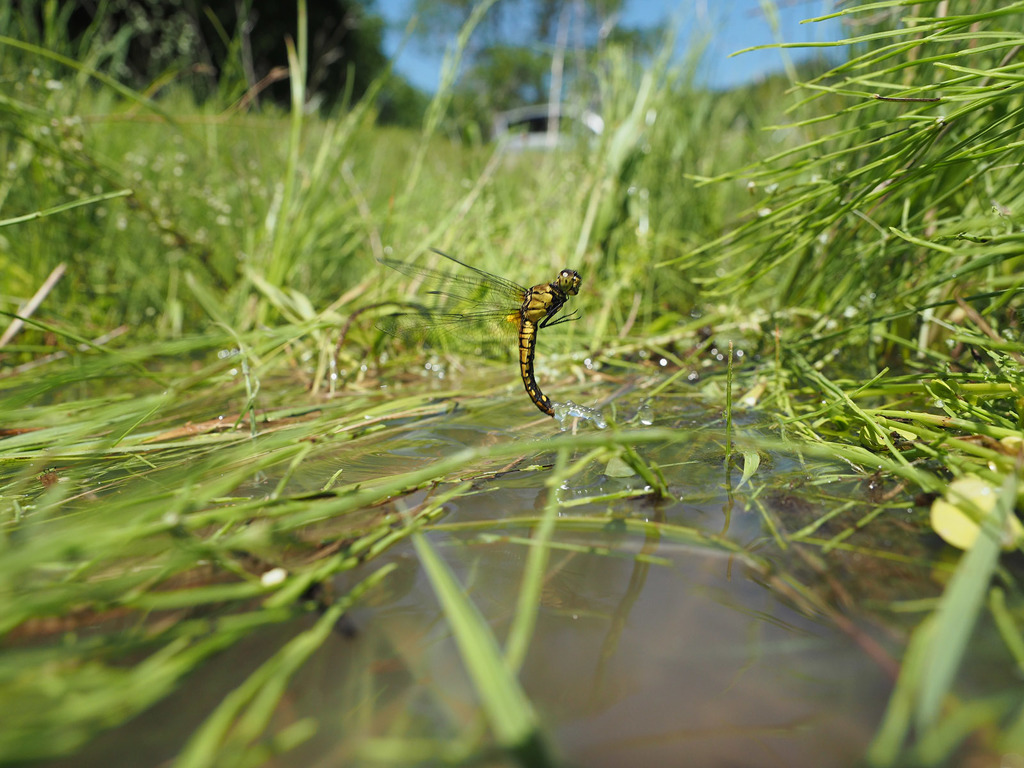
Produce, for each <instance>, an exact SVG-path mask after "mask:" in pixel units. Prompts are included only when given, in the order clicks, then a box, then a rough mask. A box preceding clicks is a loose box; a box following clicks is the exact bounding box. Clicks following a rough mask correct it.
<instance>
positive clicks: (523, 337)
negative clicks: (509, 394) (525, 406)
mask: <svg viewBox="0 0 1024 768" xmlns="http://www.w3.org/2000/svg"><path fill="white" fill-rule="evenodd" d="M536 351H537V324H536V323H535V322H533V321H532V320H528V319H527V318H523V319H522V321H521V322H520V325H519V373H520V375H521V376H522V377H523V386H524V387H526V394H527V395H529V396H530V399H531V400H533V404H534V405H536V406H537V407H538V408H540V409H541V411H543V412H544V413H546V414H547V415H548V416H554V415H555V409H554V408H553V407H552V405H551V398H550V397H548V396H547V395H545V394H544V393H543V392H541V391H540V385H538V384H537V379H536V377H535V376H534V373H533V357H534V354H535V353H536Z"/></svg>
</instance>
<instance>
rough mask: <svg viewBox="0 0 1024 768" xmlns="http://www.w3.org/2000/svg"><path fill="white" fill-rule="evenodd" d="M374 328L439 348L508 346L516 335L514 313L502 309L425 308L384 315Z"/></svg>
mask: <svg viewBox="0 0 1024 768" xmlns="http://www.w3.org/2000/svg"><path fill="white" fill-rule="evenodd" d="M377 327H378V328H379V329H380V330H382V331H384V332H385V333H387V334H390V335H392V336H397V337H398V338H401V339H405V340H406V341H413V342H424V343H428V344H433V345H435V346H440V347H443V348H450V347H465V346H467V345H483V346H489V345H494V344H498V345H501V346H502V347H511V346H512V345H514V344H515V342H516V339H517V338H518V335H519V325H518V315H515V316H512V315H510V314H509V313H508V312H505V311H503V310H488V311H469V312H436V311H433V310H429V309H427V308H426V307H424V308H422V309H421V310H416V311H413V312H398V313H395V314H392V315H386V316H385V317H382V318H380V319H379V320H378V321H377Z"/></svg>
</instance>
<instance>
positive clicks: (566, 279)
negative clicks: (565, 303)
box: [555, 269, 583, 296]
mask: <svg viewBox="0 0 1024 768" xmlns="http://www.w3.org/2000/svg"><path fill="white" fill-rule="evenodd" d="M582 281H583V279H582V278H581V277H580V273H579V272H577V271H576V270H575V269H563V270H562V271H561V272H559V273H558V279H557V280H556V281H555V282H556V283H557V284H558V287H559V288H561V289H562V291H564V292H565V293H566V294H567V295H569V296H575V295H576V294H577V293H579V292H580V283H581V282H582Z"/></svg>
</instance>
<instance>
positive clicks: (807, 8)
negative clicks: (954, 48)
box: [375, 0, 843, 92]
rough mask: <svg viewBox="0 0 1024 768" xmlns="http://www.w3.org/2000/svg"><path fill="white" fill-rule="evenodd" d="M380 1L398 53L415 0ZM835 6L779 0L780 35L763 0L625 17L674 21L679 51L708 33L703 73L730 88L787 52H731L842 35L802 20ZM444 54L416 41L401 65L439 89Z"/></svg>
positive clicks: (705, 2)
mask: <svg viewBox="0 0 1024 768" xmlns="http://www.w3.org/2000/svg"><path fill="white" fill-rule="evenodd" d="M498 2H499V3H500V2H502V0H498ZM375 6H376V10H377V11H378V12H379V13H380V14H381V15H382V16H383V17H384V18H385V19H386V20H387V22H388V32H387V34H386V36H385V40H384V48H385V52H386V53H387V54H388V55H389V56H394V53H395V50H396V49H397V47H398V45H399V43H400V41H401V37H402V33H403V30H404V29H405V25H406V23H407V22H408V20H409V15H410V12H411V8H412V0H376V3H375ZM832 9H834V2H833V1H832V0H778V2H777V3H776V13H777V19H778V30H777V34H778V40H777V39H776V37H775V33H774V32H773V30H772V27H771V24H770V23H769V22H768V18H767V16H766V15H765V13H764V11H763V9H762V3H761V2H759V0H624V10H623V15H622V20H621V21H622V23H623V24H626V25H629V26H636V27H652V26H665V25H667V24H669V23H672V22H673V21H675V22H676V23H677V24H678V29H679V34H678V36H677V39H678V43H677V46H676V52H677V54H678V55H681V54H682V52H683V51H684V49H685V46H686V45H687V44H688V43H689V42H690V41H691V40H692V39H693V36H694V35H697V34H703V35H706V36H708V37H709V38H710V41H711V42H710V45H709V47H708V50H707V52H706V54H705V57H704V59H703V66H702V70H701V74H702V76H703V79H704V82H705V83H706V84H708V85H711V86H713V87H716V88H726V87H729V86H733V85H738V84H740V83H744V82H748V81H750V80H754V79H756V78H758V77H761V76H763V75H765V74H767V73H769V72H774V71H777V70H780V69H782V66H783V59H782V56H783V53H784V52H781V51H777V50H773V51H755V52H752V53H745V54H743V55H742V56H737V57H733V58H729V54H730V53H733V52H735V51H738V50H740V49H742V48H747V47H749V46H754V45H764V44H767V43H772V42H778V41H780V40H781V41H785V42H790V43H795V42H824V41H829V40H838V39H840V38H841V37H842V36H843V29H842V27H841V26H840V24H839V23H838V22H837V21H834V20H833V21H828V22H824V23H817V24H801V23H800V22H801V21H802V20H803V19H807V18H812V17H815V16H822V15H825V14H826V13H828V12H829V11H830V10H832ZM492 10H493V9H492ZM788 55H790V56H792V57H794V58H795V59H799V58H800V57H802V56H806V55H807V52H805V51H802V50H797V51H790V52H789V53H788ZM441 57H442V54H441V52H440V50H427V49H426V47H424V46H421V45H417V43H416V41H411V42H410V43H409V44H408V45H407V46H406V48H405V50H404V51H402V54H401V56H400V57H399V59H398V61H397V62H396V67H397V70H398V71H399V73H401V74H402V75H404V76H405V77H406V78H407V79H408V80H409V82H411V83H412V84H413V85H415V86H417V87H418V88H421V89H423V90H425V91H428V92H433V91H435V90H436V89H437V83H438V76H439V72H440V68H441Z"/></svg>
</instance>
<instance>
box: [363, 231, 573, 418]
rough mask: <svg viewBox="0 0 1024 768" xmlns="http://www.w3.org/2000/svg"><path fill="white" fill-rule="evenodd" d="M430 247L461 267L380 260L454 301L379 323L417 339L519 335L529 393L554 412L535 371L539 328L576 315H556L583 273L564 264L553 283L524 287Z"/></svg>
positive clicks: (508, 338) (508, 337)
mask: <svg viewBox="0 0 1024 768" xmlns="http://www.w3.org/2000/svg"><path fill="white" fill-rule="evenodd" d="M430 250H432V251H433V252H434V253H436V254H437V255H438V256H441V257H442V258H445V259H447V260H448V261H450V262H452V263H453V264H456V265H458V267H461V269H460V270H456V271H454V272H445V271H442V270H437V269H430V268H428V267H421V266H419V265H417V264H410V263H408V262H405V261H396V260H394V259H378V261H380V263H381V264H383V265H384V266H386V267H389V268H390V269H393V270H395V271H396V272H401V273H402V274H404V275H409V276H410V277H414V278H418V279H422V280H423V281H424V283H426V284H428V285H430V286H433V287H435V288H436V289H435V290H431V291H428V295H432V296H441V297H444V299H447V300H448V301H450V302H452V303H453V306H452V307H443V308H439V309H429V308H426V307H422V308H419V309H417V311H414V312H400V313H397V314H393V315H388V316H387V317H385V318H383V319H382V320H381V321H380V322H378V324H377V327H378V328H380V329H381V330H383V331H385V332H386V333H389V334H391V335H393V336H403V337H407V338H416V339H431V338H440V339H444V338H453V339H460V338H484V339H489V340H495V338H497V340H499V341H507V342H508V343H509V344H511V342H512V339H516V340H517V341H518V344H519V374H520V376H522V379H523V386H525V387H526V394H527V395H529V397H530V400H532V401H533V404H534V405H536V406H537V407H538V408H539V409H540V410H541V411H542V412H543V413H546V414H547V415H548V416H554V415H555V409H554V404H553V403H552V402H551V398H549V397H548V396H547V395H545V394H544V393H543V392H542V391H541V388H540V385H539V384H537V379H536V377H535V376H534V371H533V360H534V356H535V354H536V350H537V332H538V331H539V330H540V329H541V328H550V327H551V326H555V325H559V324H560V323H564V322H567V321H570V320H575V319H577V314H576V311H573V312H571V313H569V314H567V315H562V316H561V317H558V318H556V317H555V315H557V314H558V312H559V310H561V309H562V307H563V306H564V305H565V302H566V301H567V300H568V299H569V297H570V296H575V295H576V294H578V293H579V292H580V283H581V282H582V278H580V274H579V272H577V271H576V270H574V269H563V270H562V271H561V272H559V273H558V275H557V276H556V277H555V279H554V280H552V281H551V282H550V283H538V284H537V285H535V286H533V287H532V288H524V287H523V286H521V285H519V284H518V283H514V282H512V281H511V280H506V279H505V278H503V277H498V276H497V275H492V274H491V273H490V272H485V271H484V270H482V269H478V268H477V267H474V266H471V265H469V264H466V263H465V262H462V261H459V260H458V259H456V258H455V257H454V256H449V255H448V254H447V253H443V252H441V251H439V250H437V249H435V248H431V249H430ZM450 309H454V310H455V311H449V310H450ZM480 334H484V335H482V336H481V335H480Z"/></svg>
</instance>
